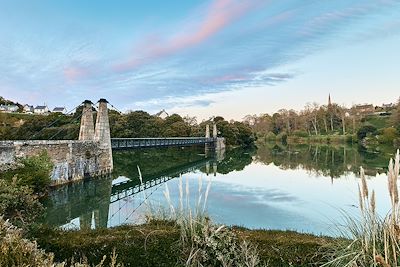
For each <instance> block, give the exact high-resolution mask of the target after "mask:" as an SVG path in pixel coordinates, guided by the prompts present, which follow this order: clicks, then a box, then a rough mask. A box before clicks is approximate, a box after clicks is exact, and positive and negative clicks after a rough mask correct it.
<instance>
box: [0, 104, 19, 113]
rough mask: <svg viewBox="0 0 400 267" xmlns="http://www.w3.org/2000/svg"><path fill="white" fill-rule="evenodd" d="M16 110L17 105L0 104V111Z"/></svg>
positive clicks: (9, 111) (10, 111)
mask: <svg viewBox="0 0 400 267" xmlns="http://www.w3.org/2000/svg"><path fill="white" fill-rule="evenodd" d="M17 111H18V106H17V105H0V112H7V113H12V112H17Z"/></svg>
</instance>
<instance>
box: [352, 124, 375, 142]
mask: <svg viewBox="0 0 400 267" xmlns="http://www.w3.org/2000/svg"><path fill="white" fill-rule="evenodd" d="M376 132H377V129H376V127H375V126H372V125H364V126H362V127H361V128H360V129H358V131H357V138H358V140H362V139H364V138H365V137H367V135H368V134H370V135H374V134H376Z"/></svg>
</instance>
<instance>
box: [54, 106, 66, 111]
mask: <svg viewBox="0 0 400 267" xmlns="http://www.w3.org/2000/svg"><path fill="white" fill-rule="evenodd" d="M64 110H65V108H64V107H55V108H54V109H53V111H64Z"/></svg>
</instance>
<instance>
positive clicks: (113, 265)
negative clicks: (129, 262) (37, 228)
mask: <svg viewBox="0 0 400 267" xmlns="http://www.w3.org/2000/svg"><path fill="white" fill-rule="evenodd" d="M53 258H54V256H53V253H46V252H45V251H44V250H43V249H40V248H39V247H38V245H37V243H36V242H35V241H30V240H28V239H26V238H24V237H23V234H22V231H21V229H18V228H17V227H15V226H13V225H12V224H11V223H10V222H8V221H4V219H3V218H2V217H0V266H15V267H16V266H22V267H29V266H37V267H67V266H70V267H90V266H96V267H101V266H105V265H104V261H105V260H106V257H105V256H103V257H102V259H101V261H100V263H99V264H98V265H90V264H89V263H87V260H85V259H83V260H81V261H80V262H79V263H75V262H74V261H73V260H72V261H71V264H70V265H67V263H66V262H61V263H55V262H54V260H53ZM98 261H99V260H98ZM108 266H110V267H121V266H122V265H120V264H118V263H117V256H116V254H115V252H113V254H112V255H111V256H110V264H109V265H108Z"/></svg>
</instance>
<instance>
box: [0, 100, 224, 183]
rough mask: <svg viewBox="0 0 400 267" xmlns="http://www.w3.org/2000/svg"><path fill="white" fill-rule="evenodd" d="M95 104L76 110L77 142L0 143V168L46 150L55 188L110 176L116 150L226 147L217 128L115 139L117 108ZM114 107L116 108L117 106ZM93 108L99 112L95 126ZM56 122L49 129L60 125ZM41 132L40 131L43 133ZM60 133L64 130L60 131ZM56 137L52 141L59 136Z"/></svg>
mask: <svg viewBox="0 0 400 267" xmlns="http://www.w3.org/2000/svg"><path fill="white" fill-rule="evenodd" d="M96 104H98V108H97V109H96V108H95V107H94V104H93V103H92V102H91V101H89V100H85V101H84V102H82V103H81V104H80V105H78V106H77V107H75V108H74V109H77V108H80V107H82V113H81V114H80V115H79V116H78V117H77V118H73V119H72V120H79V119H80V129H79V138H78V140H33V139H34V138H35V136H37V134H35V135H32V138H31V139H32V140H13V141H0V165H2V164H13V163H15V162H16V161H17V160H18V159H19V158H24V157H27V156H34V155H38V154H40V153H41V152H42V151H43V150H45V151H47V154H48V155H49V156H50V158H51V160H52V162H53V164H54V168H53V171H52V173H51V179H52V184H53V185H58V184H64V183H68V182H72V181H78V180H82V179H84V178H85V177H95V176H103V175H108V174H110V173H111V172H112V170H113V157H112V151H113V150H117V149H137V148H149V147H171V146H179V147H182V146H193V145H203V146H205V149H210V148H211V149H215V150H216V151H219V150H223V149H224V148H225V139H224V138H222V137H218V136H217V127H216V125H215V124H214V125H213V133H212V136H211V135H210V126H209V125H206V129H205V136H204V137H169V138H112V137H111V134H110V124H109V117H108V105H110V106H112V107H114V106H113V105H112V104H110V103H109V102H108V101H107V100H106V99H100V100H99V101H98V102H97V103H96ZM114 108H115V107H114ZM93 109H95V110H97V115H96V124H95V123H94V119H93V115H94V114H93ZM58 120H59V119H57V120H55V121H53V122H52V123H51V124H49V125H48V126H47V127H51V126H53V125H55V124H56V123H57V122H58ZM44 130H45V129H42V130H41V131H44ZM60 131H61V130H60ZM57 134H59V132H58V133H56V134H54V135H53V136H52V137H51V138H50V139H53V138H55V137H56V136H57Z"/></svg>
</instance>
